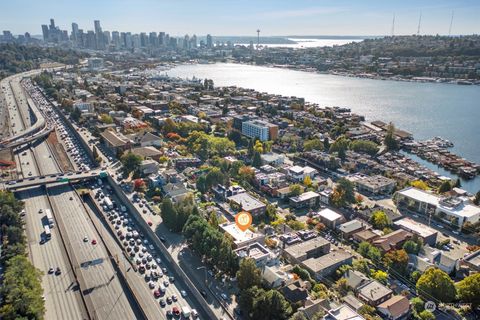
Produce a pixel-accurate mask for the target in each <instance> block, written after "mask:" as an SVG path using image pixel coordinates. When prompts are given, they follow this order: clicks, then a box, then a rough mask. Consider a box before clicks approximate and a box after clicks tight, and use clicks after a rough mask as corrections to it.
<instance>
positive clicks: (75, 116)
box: [70, 108, 82, 122]
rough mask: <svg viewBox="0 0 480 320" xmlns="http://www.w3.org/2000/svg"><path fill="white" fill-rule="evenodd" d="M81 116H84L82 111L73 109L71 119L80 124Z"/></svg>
mask: <svg viewBox="0 0 480 320" xmlns="http://www.w3.org/2000/svg"><path fill="white" fill-rule="evenodd" d="M81 116H82V112H80V109H78V108H73V111H72V113H70V118H71V119H72V120H74V121H75V122H78V121H79V120H80V117H81Z"/></svg>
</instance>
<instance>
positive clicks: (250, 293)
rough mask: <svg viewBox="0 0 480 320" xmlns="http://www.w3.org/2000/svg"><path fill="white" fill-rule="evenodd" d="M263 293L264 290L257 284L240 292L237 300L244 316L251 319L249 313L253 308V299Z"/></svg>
mask: <svg viewBox="0 0 480 320" xmlns="http://www.w3.org/2000/svg"><path fill="white" fill-rule="evenodd" d="M264 294H265V290H263V289H262V288H259V287H257V286H254V287H251V288H249V289H247V290H244V291H242V292H240V299H239V301H238V305H239V306H240V308H241V309H242V311H243V313H244V316H245V318H247V319H252V318H251V314H252V310H253V309H254V305H255V300H256V299H257V297H260V296H263V295H264Z"/></svg>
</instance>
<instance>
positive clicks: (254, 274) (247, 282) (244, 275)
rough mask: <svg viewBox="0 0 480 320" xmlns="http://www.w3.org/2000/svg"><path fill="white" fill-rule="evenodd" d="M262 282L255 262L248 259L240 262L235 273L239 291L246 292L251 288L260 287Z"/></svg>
mask: <svg viewBox="0 0 480 320" xmlns="http://www.w3.org/2000/svg"><path fill="white" fill-rule="evenodd" d="M261 281H262V274H261V271H260V269H258V268H257V265H256V264H255V260H253V259H251V258H248V259H243V260H242V261H241V262H240V267H239V269H238V271H237V283H238V288H239V289H240V290H247V289H249V288H251V287H253V286H260V284H261Z"/></svg>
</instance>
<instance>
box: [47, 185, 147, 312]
mask: <svg viewBox="0 0 480 320" xmlns="http://www.w3.org/2000/svg"><path fill="white" fill-rule="evenodd" d="M48 193H49V196H50V200H51V202H52V206H53V211H54V212H55V218H56V220H57V223H58V225H59V228H60V230H61V231H62V235H63V239H64V241H65V243H66V246H67V251H68V252H69V254H70V255H71V259H72V262H73V265H74V268H75V270H76V273H77V277H78V281H79V283H80V288H81V290H82V292H83V295H84V297H85V301H86V303H87V307H88V308H89V312H90V315H91V316H92V317H93V318H95V319H136V318H138V314H137V313H135V312H134V310H133V306H131V305H130V301H129V300H128V298H127V296H126V294H125V291H127V290H125V288H124V287H122V285H121V283H120V281H119V279H118V277H117V274H116V271H115V270H114V268H113V266H112V262H111V260H110V257H109V256H108V254H107V251H106V250H105V246H104V244H103V243H102V242H101V241H100V236H99V235H98V233H97V232H96V230H95V229H94V228H93V226H92V223H91V221H90V220H89V219H88V217H87V216H86V214H85V208H84V207H83V204H82V201H81V199H80V198H79V197H78V196H77V195H76V193H75V192H74V190H73V189H72V187H71V186H69V185H60V186H55V187H51V188H48ZM85 240H86V241H85ZM93 240H95V242H96V244H94V243H92V241H93ZM88 261H101V262H99V263H98V264H96V265H94V266H88V267H85V268H84V267H81V264H82V263H84V262H88Z"/></svg>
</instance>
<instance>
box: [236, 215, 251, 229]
mask: <svg viewBox="0 0 480 320" xmlns="http://www.w3.org/2000/svg"><path fill="white" fill-rule="evenodd" d="M235 223H236V225H237V227H238V228H239V229H240V230H242V231H243V232H245V231H247V229H248V228H249V227H250V226H251V225H252V215H251V214H250V213H248V212H246V211H242V212H239V213H238V214H237V215H236V216H235Z"/></svg>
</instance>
